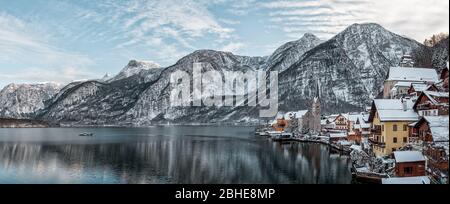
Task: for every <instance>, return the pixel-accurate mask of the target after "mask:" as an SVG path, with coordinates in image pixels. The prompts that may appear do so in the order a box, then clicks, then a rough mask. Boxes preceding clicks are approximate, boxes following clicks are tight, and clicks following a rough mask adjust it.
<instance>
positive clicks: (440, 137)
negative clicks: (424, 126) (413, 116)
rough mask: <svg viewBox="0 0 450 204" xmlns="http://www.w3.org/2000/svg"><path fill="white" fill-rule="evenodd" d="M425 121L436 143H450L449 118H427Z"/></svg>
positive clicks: (424, 118)
mask: <svg viewBox="0 0 450 204" xmlns="http://www.w3.org/2000/svg"><path fill="white" fill-rule="evenodd" d="M423 120H424V121H426V122H427V123H428V126H429V127H430V130H431V134H432V136H433V141H434V142H448V141H449V140H448V139H449V138H448V137H449V136H448V135H449V128H448V127H449V116H448V115H447V116H425V117H423Z"/></svg>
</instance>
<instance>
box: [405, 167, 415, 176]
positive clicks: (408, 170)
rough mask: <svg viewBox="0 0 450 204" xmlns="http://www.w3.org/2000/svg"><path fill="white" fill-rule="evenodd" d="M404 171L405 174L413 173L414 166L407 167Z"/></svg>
mask: <svg viewBox="0 0 450 204" xmlns="http://www.w3.org/2000/svg"><path fill="white" fill-rule="evenodd" d="M403 172H404V173H405V174H412V173H413V168H412V167H405V168H404V169H403Z"/></svg>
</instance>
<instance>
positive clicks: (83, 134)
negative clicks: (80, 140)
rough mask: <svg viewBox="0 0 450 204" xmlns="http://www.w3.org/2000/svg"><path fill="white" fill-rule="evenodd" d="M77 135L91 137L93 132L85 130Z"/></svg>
mask: <svg viewBox="0 0 450 204" xmlns="http://www.w3.org/2000/svg"><path fill="white" fill-rule="evenodd" d="M79 136H80V137H93V136H94V133H87V132H85V133H80V134H79Z"/></svg>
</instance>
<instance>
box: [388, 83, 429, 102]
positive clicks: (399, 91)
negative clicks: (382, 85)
mask: <svg viewBox="0 0 450 204" xmlns="http://www.w3.org/2000/svg"><path fill="white" fill-rule="evenodd" d="M412 84H413V82H404V81H401V82H398V83H396V84H395V85H394V88H392V89H391V93H390V96H391V98H392V99H400V98H405V97H409V92H408V91H409V89H410V88H411V85H412ZM424 85H427V84H424Z"/></svg>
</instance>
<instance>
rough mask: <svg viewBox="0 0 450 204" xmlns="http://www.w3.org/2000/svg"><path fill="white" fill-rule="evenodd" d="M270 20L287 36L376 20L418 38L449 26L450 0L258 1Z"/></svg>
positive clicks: (330, 31) (321, 33)
mask: <svg viewBox="0 0 450 204" xmlns="http://www.w3.org/2000/svg"><path fill="white" fill-rule="evenodd" d="M259 7H260V9H266V10H268V11H265V10H261V11H264V12H268V16H269V18H270V19H269V22H272V23H276V24H279V25H280V26H281V29H282V30H283V31H284V32H285V33H286V36H287V37H294V38H298V36H297V35H296V34H299V36H301V34H302V33H305V32H312V31H315V32H316V33H315V34H317V35H318V36H319V37H322V38H330V37H332V36H333V35H335V34H337V33H338V32H340V31H342V30H343V29H345V27H347V26H349V25H351V24H353V23H367V22H375V23H379V24H381V25H382V26H384V27H386V28H388V29H389V30H391V31H394V32H396V33H398V34H401V35H407V36H410V37H412V38H414V39H416V40H418V41H423V40H424V39H425V38H426V37H428V36H430V35H432V34H434V33H439V32H448V29H449V20H448V19H449V12H448V8H449V1H441V0H430V1H422V0H377V1H370V0H303V1H300V0H299V1H286V0H285V1H266V2H262V3H260V4H259Z"/></svg>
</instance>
